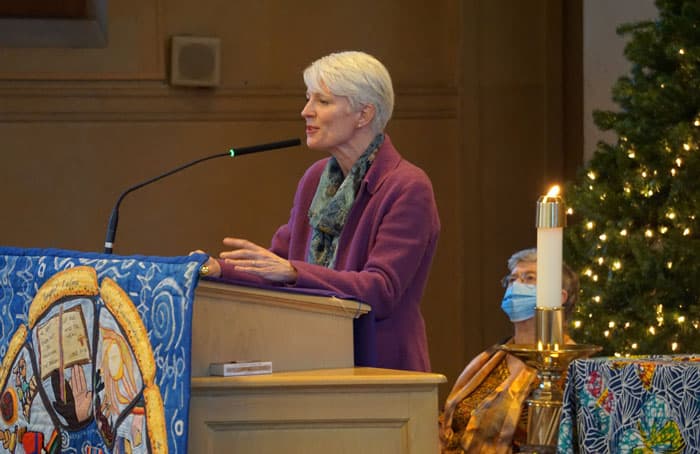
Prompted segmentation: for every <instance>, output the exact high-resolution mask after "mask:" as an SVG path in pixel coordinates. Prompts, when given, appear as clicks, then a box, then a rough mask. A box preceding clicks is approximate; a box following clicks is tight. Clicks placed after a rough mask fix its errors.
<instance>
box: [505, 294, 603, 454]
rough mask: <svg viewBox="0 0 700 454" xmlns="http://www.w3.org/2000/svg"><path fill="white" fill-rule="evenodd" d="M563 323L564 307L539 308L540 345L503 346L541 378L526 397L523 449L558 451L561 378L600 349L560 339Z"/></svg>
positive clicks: (536, 320) (537, 451)
mask: <svg viewBox="0 0 700 454" xmlns="http://www.w3.org/2000/svg"><path fill="white" fill-rule="evenodd" d="M562 322H563V310H562V309H561V308H539V307H538V308H536V310H535V323H536V326H537V329H538V333H537V339H538V342H537V344H533V345H527V344H510V345H509V344H504V345H501V349H503V350H504V351H506V352H508V353H510V354H512V355H515V356H516V357H517V358H518V359H520V360H521V361H523V362H524V363H525V364H527V365H528V366H530V367H532V368H534V369H535V370H536V371H537V377H538V379H539V384H538V386H537V387H536V388H535V389H534V390H533V391H532V392H531V393H530V395H529V396H528V398H527V399H526V402H527V405H528V418H527V441H526V443H527V445H526V446H523V447H522V448H521V452H533V453H534V452H536V453H554V452H556V450H557V440H558V435H559V419H560V417H561V408H562V402H563V395H564V383H563V379H562V377H563V375H564V374H565V372H566V369H567V368H568V367H569V363H570V362H571V361H573V360H574V359H578V358H585V357H588V356H590V355H592V354H593V353H596V352H598V351H600V350H601V347H599V346H597V345H585V344H568V345H567V344H564V343H563V342H561V340H562V337H563V331H562V327H563V323H562ZM554 340H556V342H554Z"/></svg>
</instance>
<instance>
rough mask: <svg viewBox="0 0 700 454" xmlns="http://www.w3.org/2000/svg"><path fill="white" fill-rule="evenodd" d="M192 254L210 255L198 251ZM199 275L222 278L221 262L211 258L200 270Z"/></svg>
mask: <svg viewBox="0 0 700 454" xmlns="http://www.w3.org/2000/svg"><path fill="white" fill-rule="evenodd" d="M192 254H204V255H208V254H207V253H206V252H204V251H202V250H200V249H197V250H196V251H192V252H190V255H192ZM199 274H200V275H201V276H207V277H221V265H220V264H219V262H218V261H217V260H216V259H214V258H212V257H211V256H209V258H208V259H207V261H206V262H205V263H204V265H202V267H201V268H200V269H199Z"/></svg>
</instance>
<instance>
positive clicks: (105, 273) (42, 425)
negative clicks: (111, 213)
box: [0, 247, 206, 454]
mask: <svg viewBox="0 0 700 454" xmlns="http://www.w3.org/2000/svg"><path fill="white" fill-rule="evenodd" d="M205 261H206V256H204V255H202V254H195V255H191V256H186V257H146V256H114V255H105V254H95V253H86V252H75V251H65V250H58V249H19V248H3V247H0V358H2V359H1V363H0V453H12V454H22V453H26V454H30V453H31V454H33V453H37V454H39V453H76V454H78V453H80V454H83V453H105V454H107V453H167V452H170V453H185V452H187V434H188V420H189V398H190V355H191V342H192V341H191V335H192V324H191V323H192V304H193V300H194V289H195V287H196V285H197V281H198V276H199V274H198V270H199V268H200V266H201V265H202V263H204V262H205Z"/></svg>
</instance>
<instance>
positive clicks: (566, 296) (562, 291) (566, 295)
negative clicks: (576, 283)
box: [561, 289, 569, 304]
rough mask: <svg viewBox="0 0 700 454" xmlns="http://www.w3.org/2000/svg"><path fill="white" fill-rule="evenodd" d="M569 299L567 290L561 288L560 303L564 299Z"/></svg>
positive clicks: (563, 301)
mask: <svg viewBox="0 0 700 454" xmlns="http://www.w3.org/2000/svg"><path fill="white" fill-rule="evenodd" d="M568 299H569V292H567V291H566V290H564V289H561V304H564V303H566V300H568Z"/></svg>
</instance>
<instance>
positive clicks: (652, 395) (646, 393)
mask: <svg viewBox="0 0 700 454" xmlns="http://www.w3.org/2000/svg"><path fill="white" fill-rule="evenodd" d="M568 376H569V379H568V381H567V384H566V388H565V391H564V403H563V408H562V419H561V424H560V427H559V441H558V452H559V453H578V452H581V453H608V452H610V453H652V452H654V453H656V452H664V453H691V452H700V424H698V420H699V419H700V356H697V355H683V356H681V355H666V356H650V357H635V358H593V359H580V360H575V361H573V362H572V363H571V364H570V365H569V371H568Z"/></svg>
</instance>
